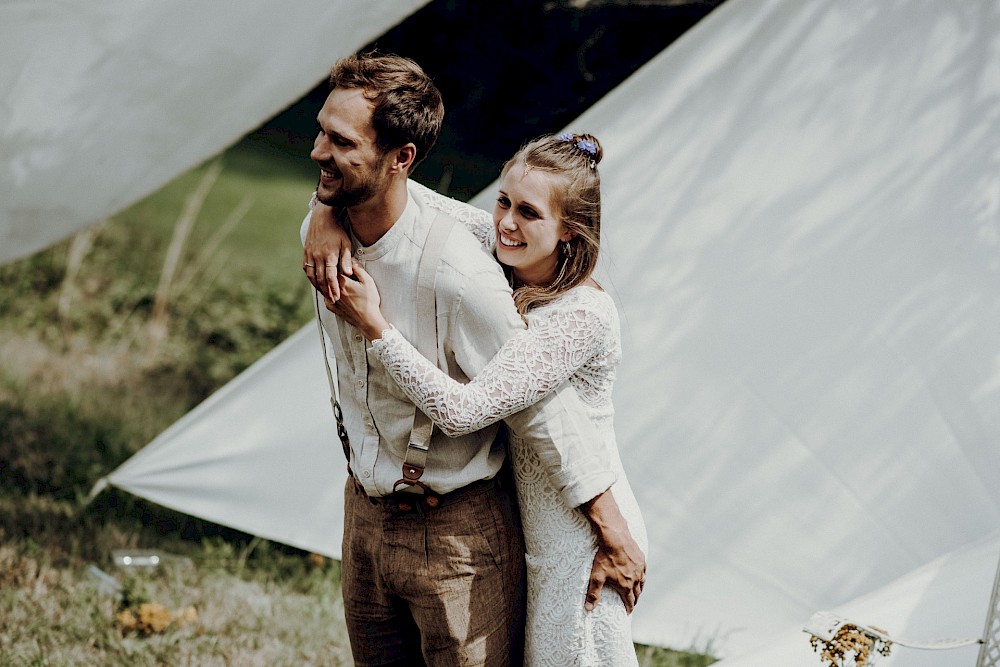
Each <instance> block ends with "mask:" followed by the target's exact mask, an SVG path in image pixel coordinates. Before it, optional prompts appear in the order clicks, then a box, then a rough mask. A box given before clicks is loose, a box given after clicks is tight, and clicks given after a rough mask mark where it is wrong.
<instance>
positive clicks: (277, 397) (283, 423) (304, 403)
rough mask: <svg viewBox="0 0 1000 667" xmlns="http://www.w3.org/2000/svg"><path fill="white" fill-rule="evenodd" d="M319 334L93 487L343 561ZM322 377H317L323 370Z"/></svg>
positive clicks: (337, 452) (333, 434)
mask: <svg viewBox="0 0 1000 667" xmlns="http://www.w3.org/2000/svg"><path fill="white" fill-rule="evenodd" d="M322 359H323V356H322V348H321V347H320V341H319V336H318V335H317V333H316V328H315V326H313V327H306V328H304V329H302V330H301V331H299V332H298V333H297V334H295V335H293V336H291V337H290V338H288V339H287V340H286V341H285V342H283V343H282V344H281V345H279V346H278V347H276V348H275V349H274V350H272V351H271V352H269V353H268V354H267V355H265V356H264V357H262V358H261V359H260V360H259V361H257V363H255V364H254V365H253V366H251V367H250V368H248V369H247V370H246V371H244V372H243V373H242V374H241V375H240V376H239V377H238V378H237V379H235V380H233V381H232V382H230V383H229V384H227V385H226V386H225V387H223V388H222V389H220V390H219V391H217V392H215V393H214V394H212V395H211V396H210V397H208V399H206V400H205V401H204V402H202V403H201V404H200V405H199V406H198V407H197V408H195V409H194V410H192V411H191V412H189V413H188V414H187V415H185V416H184V417H183V418H181V419H180V420H178V421H177V422H176V423H174V424H173V425H172V426H171V427H170V428H168V429H167V430H166V431H164V432H163V433H161V434H160V435H159V436H158V437H157V438H156V439H155V440H153V442H151V443H149V444H148V445H146V446H145V447H144V448H143V449H141V450H140V451H139V452H138V453H137V454H135V455H134V456H133V457H131V458H130V459H129V460H128V461H126V462H125V463H123V464H122V465H121V466H119V467H118V468H117V469H115V471H114V472H112V473H111V474H110V475H108V476H107V478H105V480H102V482H101V483H100V484H99V485H98V486H97V487H95V489H94V491H93V492H92V494H91V495H93V494H94V493H97V492H98V491H100V490H101V488H103V487H104V485H105V484H107V483H110V484H112V485H113V486H116V487H118V488H120V489H123V490H125V491H128V492H129V493H133V494H135V495H137V496H139V497H141V498H147V499H149V500H152V501H154V502H156V503H159V504H161V505H164V506H166V507H171V508H173V509H176V510H179V511H181V512H185V513H187V514H191V515H193V516H198V517H201V518H203V519H208V520H209V521H213V522H215V523H218V524H221V525H224V526H230V527H232V528H236V529H239V530H243V531H245V532H248V533H251V534H254V535H260V536H261V537H265V538H267V539H271V540H275V541H277V542H281V543H283V544H290V545H292V546H295V547H299V548H301V549H307V550H309V551H313V552H315V553H321V554H326V555H329V556H332V557H339V556H340V537H341V533H342V527H343V511H344V497H343V490H344V482H345V481H346V480H347V463H346V461H345V460H344V454H343V451H342V450H341V446H340V441H339V440H338V439H337V429H336V425H335V423H334V420H333V413H332V411H331V407H330V400H329V395H330V390H329V387H328V385H327V380H326V375H325V373H324V371H323V370H322V369H323V365H322ZM317 371H319V372H317Z"/></svg>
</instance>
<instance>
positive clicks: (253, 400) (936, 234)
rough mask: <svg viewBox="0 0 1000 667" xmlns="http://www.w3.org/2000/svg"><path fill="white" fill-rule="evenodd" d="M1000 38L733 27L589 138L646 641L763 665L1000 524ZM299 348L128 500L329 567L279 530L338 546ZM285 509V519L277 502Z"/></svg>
mask: <svg viewBox="0 0 1000 667" xmlns="http://www.w3.org/2000/svg"><path fill="white" fill-rule="evenodd" d="M998 27H1000V4H998V3H997V2H996V0H965V1H963V2H961V3H936V2H926V1H925V0H895V1H893V2H879V3H870V2H866V1H865V0H844V1H841V2H827V1H825V0H759V1H754V2H751V1H750V0H729V2H727V3H726V4H724V5H722V6H721V7H720V8H719V9H717V10H716V11H714V12H713V13H712V14H710V15H709V16H708V17H707V18H706V19H705V20H703V21H702V22H701V23H700V24H699V25H697V26H696V27H695V28H694V29H693V30H692V31H690V32H689V33H688V34H686V35H685V36H684V37H683V38H681V40H680V41H678V42H677V43H675V44H674V45H673V46H671V47H670V48H669V49H667V51H666V52H665V53H664V54H662V55H661V56H660V57H658V58H657V59H655V60H654V61H652V62H651V63H649V64H648V65H647V66H646V67H645V68H643V69H642V70H641V71H640V72H638V73H637V74H636V75H635V76H633V77H632V78H630V79H629V80H628V81H626V82H625V83H624V84H623V85H622V86H620V87H619V88H618V89H616V90H615V91H613V92H612V93H611V94H610V95H609V96H607V97H606V98H605V99H604V100H602V102H601V103H600V104H598V105H597V106H595V107H594V108H593V109H591V110H590V111H588V112H587V113H586V114H585V115H584V116H583V117H582V118H580V119H578V120H577V121H576V122H574V123H573V125H572V127H573V128H574V129H587V130H590V131H593V132H594V133H595V134H597V135H598V136H599V137H600V138H601V140H602V142H603V143H604V146H605V154H606V156H607V157H606V158H605V161H604V162H603V163H602V165H601V170H602V173H603V177H604V189H605V193H606V200H605V220H606V223H605V236H606V246H605V247H606V248H607V255H608V257H609V259H610V262H609V263H608V265H607V266H606V267H605V276H607V278H606V282H607V286H608V287H609V289H610V290H611V291H612V293H613V294H614V295H615V296H616V298H617V299H618V300H619V303H620V306H621V309H622V313H623V321H624V323H625V324H624V326H625V337H626V343H627V347H626V352H625V361H624V363H623V366H622V368H621V372H620V375H619V381H618V385H617V395H616V406H617V411H618V416H617V425H618V431H619V442H620V443H621V444H622V448H623V454H624V457H625V460H626V467H627V469H628V471H629V475H630V478H631V480H632V482H633V486H634V487H635V489H636V491H637V495H638V496H639V501H640V504H641V506H642V507H643V509H644V511H645V515H646V519H647V521H648V524H649V529H650V530H649V532H650V537H651V542H652V544H651V554H650V558H649V565H650V572H649V581H648V586H647V589H646V592H645V595H644V599H643V601H642V603H641V604H640V605H639V607H638V609H637V611H636V614H635V625H634V630H635V637H636V639H637V640H638V641H642V642H646V643H652V644H659V645H672V646H678V647H685V646H689V645H691V644H692V643H704V642H706V641H709V640H710V641H711V642H712V650H713V652H715V653H717V654H721V655H726V656H736V655H738V654H740V653H746V652H748V651H751V650H753V649H755V648H758V647H760V646H761V645H763V644H764V643H766V642H767V641H768V640H769V638H770V637H772V636H773V635H774V634H775V633H778V632H781V631H782V630H783V629H785V628H789V627H796V628H798V627H801V625H802V623H803V622H805V620H807V619H808V618H809V616H810V615H811V614H812V613H813V612H814V611H817V610H821V609H830V608H833V607H836V606H837V605H839V604H841V603H843V602H844V601H845V600H851V599H855V598H858V597H859V596H863V595H865V594H867V593H868V592H870V591H872V590H874V589H877V588H879V587H880V586H883V585H885V584H886V583H887V582H890V581H892V580H894V579H896V578H898V577H900V576H903V575H905V574H906V573H907V572H910V571H912V570H914V568H919V567H921V566H923V565H925V564H927V563H929V562H931V561H932V560H933V559H935V558H939V557H941V556H942V555H944V554H948V553H950V552H953V551H954V550H956V549H959V548H961V547H963V546H964V545H967V544H970V543H972V542H973V541H975V540H979V539H982V538H983V537H985V536H987V535H989V534H991V533H992V532H993V531H994V530H996V528H997V526H998V525H1000V254H998V251H1000V125H998V123H1000V118H998V117H1000V30H998V29H997V28H998ZM491 197H492V193H491V192H489V191H487V192H486V193H484V194H483V195H482V197H481V198H480V200H479V201H480V203H482V204H483V205H487V206H488V205H489V200H490V199H491ZM297 222H298V221H297V220H290V221H289V225H290V226H289V233H290V234H294V233H295V230H296V228H297ZM300 348H301V354H302V355H305V356H302V357H301V359H302V360H303V361H302V362H301V365H293V364H291V363H288V362H285V361H284V357H283V356H281V355H277V354H276V355H275V356H271V357H269V358H267V359H265V360H263V361H261V362H259V364H258V365H257V366H255V367H254V368H253V369H251V370H250V371H248V372H247V373H246V374H244V375H243V376H241V377H239V378H237V379H236V380H235V381H234V382H233V383H232V384H231V385H230V386H229V387H227V388H226V390H225V391H226V392H227V393H226V395H225V397H224V399H220V400H219V402H220V403H223V404H224V407H225V408H226V409H224V410H223V409H221V407H215V408H214V409H213V408H212V406H209V407H207V408H205V409H201V408H199V409H198V410H197V411H196V412H194V413H192V414H191V415H189V416H188V417H186V418H185V419H184V420H182V421H181V422H178V424H177V425H176V426H175V427H174V428H173V429H171V431H169V432H168V433H165V434H164V435H163V436H161V437H160V438H158V439H157V441H156V442H155V443H154V445H155V449H156V450H159V452H157V454H156V456H153V455H146V454H145V453H140V454H139V455H138V456H137V457H136V458H135V459H133V460H132V461H130V462H128V463H126V464H125V466H123V467H122V468H120V469H119V470H117V471H115V473H113V474H112V475H111V477H110V481H111V483H112V484H116V485H119V486H122V487H123V488H130V489H134V490H136V493H140V494H141V495H144V496H145V497H147V498H150V499H152V500H154V501H156V502H159V503H162V504H164V505H167V506H171V507H183V509H184V511H187V512H190V513H192V514H196V515H199V516H209V514H208V513H207V512H206V511H202V510H201V509H199V506H200V505H202V504H203V503H204V504H205V505H206V506H207V507H209V508H211V509H212V511H213V514H212V515H211V516H212V517H213V518H214V517H221V516H222V514H223V512H222V510H221V506H222V505H223V500H222V499H223V497H224V496H227V497H228V502H227V503H225V505H226V508H225V511H226V512H228V513H230V514H233V515H237V516H238V517H239V519H238V520H236V519H230V520H226V521H225V522H227V523H231V524H232V525H235V526H238V527H241V528H243V529H244V530H249V531H251V532H259V533H260V534H263V535H268V536H274V537H275V539H282V540H283V541H289V542H292V543H293V544H297V545H299V546H302V547H305V548H310V549H313V550H316V551H319V552H322V553H328V554H331V555H336V553H337V546H336V543H335V540H334V542H333V543H332V544H331V541H330V539H316V541H315V542H311V541H310V542H306V541H304V539H298V538H297V539H296V540H295V541H293V540H292V539H291V538H287V537H286V538H282V537H279V536H278V535H279V534H278V532H277V529H278V528H282V527H283V526H282V523H283V522H284V523H287V524H293V523H295V524H299V525H300V527H302V528H304V529H309V528H310V527H309V526H304V525H303V524H305V523H306V522H315V523H316V524H317V525H318V526H319V527H320V528H321V532H324V531H329V533H335V532H337V530H338V526H339V523H340V515H339V512H340V508H339V505H338V504H337V502H336V498H332V497H331V495H335V494H337V493H339V492H340V487H341V483H342V479H343V478H342V473H341V469H342V464H341V462H340V461H339V459H338V456H339V445H338V444H337V443H336V439H335V438H334V437H333V436H332V430H331V431H330V433H331V434H327V432H326V431H324V429H328V430H329V429H332V421H331V418H330V415H329V410H328V407H327V406H326V404H325V402H324V401H325V393H326V392H325V390H324V389H323V388H322V381H323V371H322V366H321V364H320V359H319V356H318V355H319V352H318V342H317V341H316V340H315V339H314V338H313V339H310V334H308V333H303V334H301V336H300V337H297V338H296V339H294V340H293V341H292V342H290V343H289V344H288V347H287V348H286V349H285V351H284V352H283V353H282V354H285V355H289V356H294V357H295V358H299V354H300ZM310 355H312V358H313V362H311V363H310V362H309V361H308V358H309V356H310ZM286 375H287V377H289V378H293V379H292V380H291V381H289V380H288V379H287V378H286ZM316 392H320V393H322V394H323V397H321V398H317V397H316V396H315V393H316ZM268 396H273V397H280V398H281V400H282V403H281V404H280V405H278V404H275V405H270V406H269V405H267V404H266V400H267V399H266V397H268ZM317 425H322V426H321V427H320V426H317ZM318 441H322V442H318ZM304 443H308V446H309V447H317V445H318V447H317V450H316V452H317V453H312V454H306V455H303V456H302V457H299V455H298V454H296V455H295V456H294V457H293V456H292V455H291V454H290V452H292V451H293V450H294V449H296V448H298V447H302V446H305V444H304ZM154 445H151V447H150V448H151V449H152V448H154ZM216 448H218V450H219V451H222V452H233V451H236V449H235V448H242V449H241V451H242V456H243V457H245V458H246V460H247V463H248V465H246V466H245V467H241V469H240V473H239V474H238V475H232V474H229V473H228V472H227V471H228V470H229V468H230V465H231V461H232V460H233V459H231V458H228V459H227V458H224V457H223V456H222V455H219V456H216V455H214V454H212V453H211V451H205V450H215V449H216ZM330 450H332V452H333V453H332V454H331V451H330ZM274 451H277V452H284V453H287V454H288V456H287V458H280V459H275V458H272V456H271V454H270V453H269V452H274ZM191 453H196V454H197V458H196V459H192V461H191V462H188V461H186V457H189V456H193V454H191ZM140 457H143V458H144V459H145V461H143V459H141V458H140ZM237 458H238V457H237ZM254 461H259V462H260V463H259V465H253V464H252V462H254ZM279 463H280V465H279ZM165 465H169V466H170V467H171V468H173V469H174V470H176V471H177V473H176V474H173V475H164V474H162V473H161V467H162V466H165ZM297 466H304V467H302V468H299V467H297ZM318 468H319V469H320V472H321V473H323V474H327V473H328V474H329V481H328V483H324V482H323V481H319V482H314V481H309V480H315V479H316V477H315V474H316V472H317V469H318ZM195 469H202V470H204V471H205V473H206V474H205V477H204V478H203V479H205V484H204V485H194V484H190V483H189V482H188V481H187V480H186V479H185V477H186V476H189V475H192V474H194V470H195ZM279 471H280V472H279ZM199 474H201V473H199ZM320 477H322V475H320ZM151 480H152V481H155V484H150V483H149V482H150V481H151ZM279 480H282V481H279ZM223 481H224V482H225V484H226V486H224V487H221V486H218V485H221V484H222V483H223ZM213 485H215V486H214V487H213ZM279 485H281V490H274V495H275V496H280V495H281V494H285V495H286V496H288V497H289V498H292V497H294V498H295V499H297V502H292V503H290V504H291V505H293V506H294V508H295V509H294V511H289V512H288V513H287V514H284V515H279V514H278V511H279V510H278V509H277V507H278V506H277V505H276V506H275V508H273V509H268V510H266V511H265V507H264V506H262V505H261V504H259V502H258V498H257V495H258V494H259V493H260V490H261V489H262V488H264V487H269V486H279ZM202 497H204V498H205V500H204V501H203V500H201V498H202ZM182 502H183V503H184V505H183V506H182V505H181V504H180V503H182ZM288 506H289V504H284V503H283V504H281V505H280V507H283V508H284V507H288ZM302 508H322V509H323V510H325V512H326V513H325V514H324V513H323V511H322V510H321V511H320V512H319V516H305V515H303V513H302V511H301V510H302ZM267 514H270V515H271V516H269V517H267V518H266V519H265V515H267ZM217 520H222V519H217ZM263 521H267V522H269V523H268V526H267V528H266V530H265V528H263V527H262V528H255V527H254V526H255V525H256V524H257V522H263ZM285 527H286V528H288V527H287V526H285ZM311 528H315V526H313V527H311ZM987 587H988V583H987ZM894 590H900V589H887V590H886V593H885V594H886V595H887V596H890V597H891V596H893V595H896V593H893V591H894ZM899 595H902V593H899ZM980 595H981V593H979V592H975V593H974V594H970V592H969V590H967V589H966V588H963V587H961V586H955V587H954V588H947V590H942V591H941V593H940V596H937V597H930V598H921V599H917V600H915V601H914V602H913V609H915V610H916V609H919V610H920V613H921V614H924V613H928V614H930V613H933V611H934V608H933V607H934V605H937V604H939V603H941V604H945V605H946V606H947V608H949V609H955V608H959V607H962V608H965V607H964V605H976V604H979V600H980V597H978V596H980ZM901 604H902V603H901ZM901 608H903V607H901ZM872 622H877V621H876V620H875V619H873V620H872ZM927 634H937V633H936V632H932V631H931V630H928V633H927ZM747 664H749V663H747ZM753 664H764V663H753ZM789 664H791V663H789ZM806 664H811V663H806Z"/></svg>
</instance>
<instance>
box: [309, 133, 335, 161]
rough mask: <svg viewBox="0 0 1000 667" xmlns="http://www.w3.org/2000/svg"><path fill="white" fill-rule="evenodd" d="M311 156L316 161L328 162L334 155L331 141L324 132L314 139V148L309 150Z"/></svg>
mask: <svg viewBox="0 0 1000 667" xmlns="http://www.w3.org/2000/svg"><path fill="white" fill-rule="evenodd" d="M309 157H310V158H311V159H312V160H313V161H315V162H327V161H329V160H330V158H331V157H332V155H331V154H330V142H329V141H327V139H326V137H324V136H323V135H322V134H319V135H317V136H316V140H315V141H313V149H312V151H310V152H309Z"/></svg>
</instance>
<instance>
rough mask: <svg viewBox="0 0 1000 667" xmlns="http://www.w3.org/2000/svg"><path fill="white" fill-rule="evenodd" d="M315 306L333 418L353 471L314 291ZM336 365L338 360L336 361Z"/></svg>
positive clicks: (336, 383) (317, 297)
mask: <svg viewBox="0 0 1000 667" xmlns="http://www.w3.org/2000/svg"><path fill="white" fill-rule="evenodd" d="M313 305H314V306H315V309H316V326H317V327H318V328H319V343H320V345H321V346H322V348H323V365H324V366H325V367H326V381H327V382H328V383H329V384H330V407H332V408H333V418H334V419H335V420H336V421H337V437H338V438H340V444H341V446H343V448H344V458H346V459H347V470H348V471H350V469H351V439H350V437H349V436H348V435H347V428H346V427H345V426H344V413H343V411H342V410H341V409H340V389H339V387H340V385H339V384H338V382H337V378H336V377H335V375H334V372H333V370H332V369H331V368H330V357H329V356H328V355H327V351H326V334H325V333H324V331H323V319H322V318H321V317H320V310H319V291H318V290H313ZM334 363H336V360H335V361H334Z"/></svg>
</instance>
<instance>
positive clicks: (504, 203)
mask: <svg viewBox="0 0 1000 667" xmlns="http://www.w3.org/2000/svg"><path fill="white" fill-rule="evenodd" d="M497 204H499V205H500V208H510V200H509V199H507V198H506V197H497Z"/></svg>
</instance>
